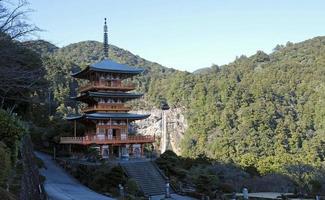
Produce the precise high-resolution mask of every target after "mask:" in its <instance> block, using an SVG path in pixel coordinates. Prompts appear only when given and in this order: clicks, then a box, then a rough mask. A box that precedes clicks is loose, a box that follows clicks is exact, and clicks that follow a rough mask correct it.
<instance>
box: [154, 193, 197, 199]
mask: <svg viewBox="0 0 325 200" xmlns="http://www.w3.org/2000/svg"><path fill="white" fill-rule="evenodd" d="M164 196H165V195H156V196H152V197H151V200H161V199H164ZM171 196H172V198H170V199H171V200H195V199H193V198H191V197H187V196H181V195H178V194H171Z"/></svg>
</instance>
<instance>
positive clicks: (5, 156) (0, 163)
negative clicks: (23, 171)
mask: <svg viewBox="0 0 325 200" xmlns="http://www.w3.org/2000/svg"><path fill="white" fill-rule="evenodd" d="M10 164H11V161H10V152H9V151H8V149H7V147H6V145H5V144H4V143H2V142H0V186H2V185H3V184H4V182H5V180H6V178H7V176H8V174H9V171H10V167H11V165H10Z"/></svg>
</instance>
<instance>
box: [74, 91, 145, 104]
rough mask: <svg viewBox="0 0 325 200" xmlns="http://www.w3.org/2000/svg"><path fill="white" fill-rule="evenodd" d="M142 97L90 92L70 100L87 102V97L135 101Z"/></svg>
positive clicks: (136, 94)
mask: <svg viewBox="0 0 325 200" xmlns="http://www.w3.org/2000/svg"><path fill="white" fill-rule="evenodd" d="M141 96H143V94H138V93H129V92H90V91H88V92H87V93H84V94H82V95H80V96H77V97H71V99H74V100H77V101H87V102H88V101H89V99H88V98H89V97H111V98H117V97H118V98H125V99H136V98H140V97H141Z"/></svg>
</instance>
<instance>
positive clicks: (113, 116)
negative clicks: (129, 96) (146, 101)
mask: <svg viewBox="0 0 325 200" xmlns="http://www.w3.org/2000/svg"><path fill="white" fill-rule="evenodd" d="M149 116H150V115H149V114H145V115H143V114H135V113H86V114H83V115H73V116H68V117H66V119H67V120H69V121H72V120H82V119H89V120H101V119H130V120H139V119H146V118H148V117H149Z"/></svg>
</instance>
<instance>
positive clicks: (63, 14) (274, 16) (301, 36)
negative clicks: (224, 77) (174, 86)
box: [29, 0, 325, 71]
mask: <svg viewBox="0 0 325 200" xmlns="http://www.w3.org/2000/svg"><path fill="white" fill-rule="evenodd" d="M29 2H30V7H31V8H32V9H34V10H35V12H33V13H32V14H31V15H30V20H31V21H32V22H33V23H35V24H36V25H38V26H39V27H40V28H42V29H44V30H45V31H44V32H41V33H39V34H38V35H39V36H38V37H39V38H40V39H45V40H48V41H50V42H52V43H54V44H56V45H58V46H60V47H61V46H65V45H68V44H70V43H75V42H79V41H84V40H97V41H102V38H103V33H102V29H103V18H104V17H107V18H108V19H109V22H108V25H109V42H110V43H112V44H114V45H116V46H118V47H121V48H123V49H127V50H129V51H131V52H132V53H134V54H137V55H139V56H141V57H143V58H145V59H147V60H150V61H154V62H158V63H160V64H162V65H164V66H167V67H173V68H177V69H181V70H187V71H194V70H195V69H198V68H202V67H210V66H211V65H212V64H217V65H222V64H227V63H229V62H231V61H233V60H234V59H235V57H236V56H240V55H242V54H244V55H248V56H249V55H252V54H254V53H255V52H256V51H257V50H263V51H265V52H267V53H270V52H272V49H273V48H274V47H275V46H276V45H277V44H285V43H286V42H287V41H292V42H299V41H303V40H306V39H309V38H312V37H316V36H321V35H325V1H324V0H245V1H244V0H242V1H241V0H92V1H91V0H78V1H77V0H55V1H54V0H29Z"/></svg>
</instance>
